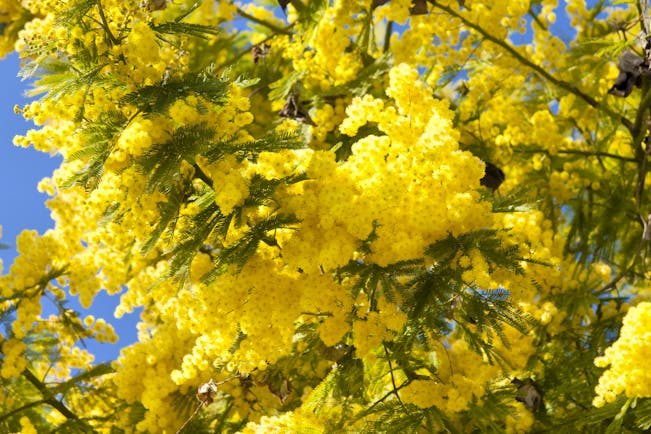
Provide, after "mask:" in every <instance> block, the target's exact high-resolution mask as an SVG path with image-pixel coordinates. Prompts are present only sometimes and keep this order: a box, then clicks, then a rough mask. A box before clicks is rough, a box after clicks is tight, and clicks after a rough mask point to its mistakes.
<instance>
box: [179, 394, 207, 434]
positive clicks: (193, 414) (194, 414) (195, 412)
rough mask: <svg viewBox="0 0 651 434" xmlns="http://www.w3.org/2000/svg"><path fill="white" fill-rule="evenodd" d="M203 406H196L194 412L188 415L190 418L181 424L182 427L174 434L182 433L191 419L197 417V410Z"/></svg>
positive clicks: (200, 404) (202, 404)
mask: <svg viewBox="0 0 651 434" xmlns="http://www.w3.org/2000/svg"><path fill="white" fill-rule="evenodd" d="M203 406H204V403H203V402H200V403H199V405H198V406H197V408H196V409H195V410H194V412H193V413H192V414H191V415H190V417H189V418H188V419H187V420H186V421H185V422H183V425H181V428H179V429H178V431H176V434H180V433H181V431H183V430H184V429H185V427H186V426H187V425H188V424H189V423H190V421H191V420H192V419H194V417H195V416H196V415H197V413H199V410H201V407H203Z"/></svg>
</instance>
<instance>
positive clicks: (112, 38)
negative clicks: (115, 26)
mask: <svg viewBox="0 0 651 434" xmlns="http://www.w3.org/2000/svg"><path fill="white" fill-rule="evenodd" d="M97 13H98V14H99V18H100V20H102V28H103V29H104V31H105V32H106V35H107V36H108V38H109V41H110V42H111V45H118V44H119V43H120V41H118V40H117V39H116V38H115V36H113V33H111V29H110V28H109V26H108V22H107V21H106V16H105V15H104V8H103V7H102V0H97Z"/></svg>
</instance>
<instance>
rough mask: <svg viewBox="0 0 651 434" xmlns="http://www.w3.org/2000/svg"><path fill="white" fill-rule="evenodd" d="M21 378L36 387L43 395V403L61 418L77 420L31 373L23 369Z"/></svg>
mask: <svg viewBox="0 0 651 434" xmlns="http://www.w3.org/2000/svg"><path fill="white" fill-rule="evenodd" d="M23 376H24V377H25V378H26V379H27V381H29V382H30V383H32V385H33V386H34V387H36V388H37V389H38V390H39V392H41V394H42V395H43V403H46V404H48V405H50V406H51V407H54V408H55V409H56V410H57V411H58V412H59V413H61V414H62V415H63V416H65V417H66V418H68V419H73V420H79V417H78V416H77V415H76V414H74V413H73V412H72V411H71V410H70V409H69V408H68V407H66V406H65V404H63V402H61V401H59V400H57V399H56V398H55V397H54V396H53V395H52V393H51V392H50V390H49V389H48V388H47V386H46V385H45V384H43V382H42V381H41V380H39V379H38V378H36V376H35V375H34V374H32V372H31V371H30V370H29V369H25V370H24V371H23Z"/></svg>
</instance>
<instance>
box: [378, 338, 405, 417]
mask: <svg viewBox="0 0 651 434" xmlns="http://www.w3.org/2000/svg"><path fill="white" fill-rule="evenodd" d="M383 345H384V354H386V356H387V363H389V373H390V374H391V385H392V386H393V393H394V394H395V395H396V399H397V400H398V402H399V403H400V405H402V406H403V407H404V406H405V404H404V403H403V402H402V400H401V399H400V394H399V393H398V389H397V386H396V379H395V377H394V376H393V365H392V364H391V356H390V355H389V350H388V349H387V346H386V344H383Z"/></svg>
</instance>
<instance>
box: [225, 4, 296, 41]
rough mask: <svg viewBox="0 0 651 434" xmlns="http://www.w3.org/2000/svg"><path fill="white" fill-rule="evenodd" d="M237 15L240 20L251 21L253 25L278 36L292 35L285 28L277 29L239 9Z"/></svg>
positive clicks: (275, 26)
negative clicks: (262, 27)
mask: <svg viewBox="0 0 651 434" xmlns="http://www.w3.org/2000/svg"><path fill="white" fill-rule="evenodd" d="M237 14H238V15H239V16H241V17H242V18H246V19H247V20H251V21H253V22H254V23H258V24H260V25H261V26H264V27H266V28H268V29H269V30H272V31H273V32H275V33H280V34H283V35H291V34H292V32H291V31H289V30H288V29H287V28H285V27H278V26H277V25H275V24H272V23H270V22H268V21H265V20H261V19H260V18H258V17H254V16H253V15H251V14H249V13H247V12H245V11H243V10H242V9H240V8H237Z"/></svg>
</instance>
